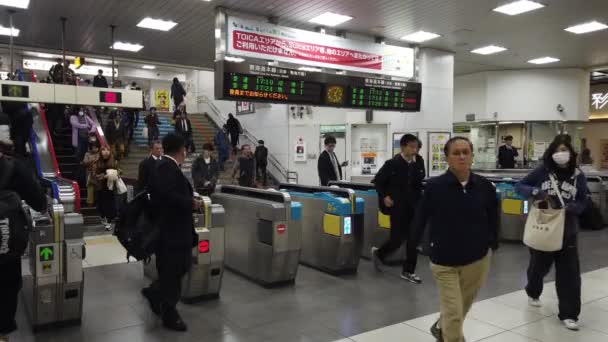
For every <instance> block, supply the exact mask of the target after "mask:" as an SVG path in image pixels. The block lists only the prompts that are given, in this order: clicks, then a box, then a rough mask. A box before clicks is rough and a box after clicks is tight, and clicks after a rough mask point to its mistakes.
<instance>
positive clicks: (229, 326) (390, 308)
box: [11, 231, 608, 342]
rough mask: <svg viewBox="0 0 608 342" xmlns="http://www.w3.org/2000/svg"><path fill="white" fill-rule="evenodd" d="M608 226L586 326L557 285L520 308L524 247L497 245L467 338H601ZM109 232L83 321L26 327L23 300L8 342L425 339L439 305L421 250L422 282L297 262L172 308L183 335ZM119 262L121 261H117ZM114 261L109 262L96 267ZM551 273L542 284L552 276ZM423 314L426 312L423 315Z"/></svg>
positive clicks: (591, 242)
mask: <svg viewBox="0 0 608 342" xmlns="http://www.w3.org/2000/svg"><path fill="white" fill-rule="evenodd" d="M606 246H608V231H601V232H585V233H581V238H580V253H581V268H582V270H583V271H584V272H590V273H587V274H585V276H584V280H583V299H584V301H585V303H586V304H585V307H584V310H583V314H582V316H581V319H582V323H583V329H582V330H581V331H580V332H578V333H570V332H568V331H566V329H565V328H563V327H561V326H560V325H559V324H560V323H559V321H557V319H556V318H555V317H554V316H553V315H554V313H555V310H556V301H555V298H554V297H555V291H554V290H552V288H551V286H548V287H547V291H546V293H545V294H544V296H543V300H544V303H545V306H544V307H543V308H541V309H534V308H529V307H527V306H526V298H525V296H524V295H523V294H522V293H521V292H519V293H518V292H515V293H513V291H519V290H521V289H522V288H523V286H524V284H525V268H526V265H527V261H528V252H527V250H526V249H525V248H524V247H523V246H521V245H517V244H504V245H502V246H501V248H500V249H499V251H498V252H497V253H496V255H495V258H494V261H493V265H492V269H491V273H490V276H489V279H488V283H487V285H486V286H485V287H484V289H483V290H482V291H481V293H480V295H479V298H478V299H479V300H480V302H478V303H477V304H476V305H475V307H474V309H473V310H472V312H471V315H470V317H469V319H468V320H467V323H466V328H465V332H466V333H467V338H468V340H467V341H474V340H482V339H483V341H489V342H520V341H521V342H530V341H532V342H534V341H547V342H562V341H564V342H566V341H567V342H579V341H581V342H583V341H584V342H587V341H603V342H606V341H608V331H607V330H608V328H607V327H608V286H607V285H608V271H606V270H604V269H602V268H604V267H608V248H606ZM117 247H119V246H117V245H116V242H115V241H113V240H111V239H108V238H107V237H103V238H98V239H89V240H88V241H87V250H88V253H87V254H88V256H87V264H88V265H90V266H92V267H88V268H86V270H85V294H84V296H85V298H84V314H83V322H82V325H81V326H79V327H71V328H64V329H58V330H51V331H46V332H42V333H38V334H32V333H31V329H30V327H29V324H28V323H27V318H26V316H25V314H24V308H23V304H21V307H20V308H19V313H18V323H19V326H20V330H19V332H18V333H16V334H14V335H13V336H11V338H12V339H11V342H14V341H17V342H34V341H44V342H55V341H61V342H80V341H87V342H89V341H92V342H98V341H99V342H101V341H104V342H123V341H125V342H132V341H133V342H144V341H145V342H156V341H170V342H180V341H204V342H220V341H221V342H245V341H252V342H262V341H263V342H304V341H306V342H331V341H336V340H342V341H345V342H352V341H356V342H360V341H365V342H368V341H370V342H371V341H378V342H391V341H400V342H402V341H407V342H418V341H429V342H432V341H433V339H432V337H431V336H430V335H429V334H428V328H429V326H430V325H431V323H432V321H433V319H434V318H435V316H433V313H434V312H436V311H437V307H438V302H437V289H436V287H435V285H434V283H433V281H432V277H431V273H430V270H429V267H428V259H426V258H424V257H422V258H421V260H420V263H419V267H418V273H419V275H420V276H421V277H422V278H423V280H424V283H423V284H422V285H420V286H416V285H412V284H409V283H406V282H404V281H402V280H400V279H399V276H398V275H399V268H397V267H395V268H390V269H387V272H385V273H382V274H378V273H376V272H375V271H374V269H373V267H372V265H371V264H370V263H369V262H367V261H362V262H361V264H360V266H359V272H358V274H357V275H355V276H346V277H334V276H330V275H327V274H324V273H321V272H318V271H316V270H313V269H310V268H306V267H300V268H299V270H298V276H297V279H296V284H295V285H293V286H289V287H283V288H276V289H265V288H262V287H260V286H258V285H256V284H253V283H251V282H249V281H247V280H246V279H243V278H241V277H239V276H236V275H234V274H232V273H229V272H226V273H225V276H224V279H223V286H222V290H221V298H220V299H219V300H214V301H208V302H204V303H200V304H195V305H182V304H180V305H179V307H178V309H179V310H180V312H181V313H182V316H183V318H184V320H185V321H186V323H188V325H189V331H188V332H187V333H174V332H170V331H166V330H165V329H163V328H162V326H161V324H160V322H159V320H158V319H157V318H156V317H154V315H153V314H152V313H151V312H150V310H149V308H148V306H147V304H146V303H145V302H144V301H143V299H142V297H141V295H140V294H139V291H140V289H141V288H142V287H143V286H146V285H147V284H148V280H146V279H145V278H144V277H143V270H142V266H141V264H139V263H130V264H126V263H125V253H124V250H122V249H119V248H117ZM115 262H118V263H115ZM105 263H111V264H110V265H106V266H93V265H100V264H105ZM551 277H552V276H550V277H548V278H547V281H551V280H553V279H552V278H551ZM429 314H430V316H428V315H429Z"/></svg>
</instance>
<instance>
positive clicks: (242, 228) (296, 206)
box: [211, 185, 302, 286]
mask: <svg viewBox="0 0 608 342" xmlns="http://www.w3.org/2000/svg"><path fill="white" fill-rule="evenodd" d="M211 198H212V199H213V202H214V203H219V204H221V205H222V206H224V209H225V210H226V220H225V221H226V222H225V227H226V260H225V265H226V267H227V268H228V269H230V270H231V271H234V272H235V273H238V274H241V275H243V276H245V277H246V278H249V279H251V280H253V281H255V282H257V283H259V284H261V285H262V286H276V285H281V284H286V283H289V284H291V283H293V282H294V280H295V277H296V273H297V270H298V260H299V258H300V249H301V244H302V231H301V226H300V225H299V221H300V219H301V206H300V203H297V202H292V200H291V197H290V196H289V195H288V194H286V193H281V192H278V191H276V190H261V189H254V188H245V187H240V186H231V185H223V186H219V187H218V188H217V189H216V191H215V193H214V194H213V195H211Z"/></svg>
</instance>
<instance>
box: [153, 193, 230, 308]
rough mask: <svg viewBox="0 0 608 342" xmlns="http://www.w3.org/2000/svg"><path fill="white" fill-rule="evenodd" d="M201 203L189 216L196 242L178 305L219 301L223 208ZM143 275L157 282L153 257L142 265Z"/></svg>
mask: <svg viewBox="0 0 608 342" xmlns="http://www.w3.org/2000/svg"><path fill="white" fill-rule="evenodd" d="M202 199H203V205H202V206H201V209H200V210H197V211H195V212H193V213H192V216H193V218H194V231H195V233H196V235H197V237H198V241H197V245H196V247H194V248H192V266H191V267H190V270H189V271H188V273H186V275H185V276H184V278H183V279H182V297H181V301H182V302H183V303H186V304H193V303H197V302H200V301H203V300H207V299H215V298H219V296H220V289H221V287H222V278H223V276H224V238H225V237H224V233H225V230H224V217H225V213H224V208H223V207H222V206H221V205H219V204H212V203H211V198H209V197H203V198H202ZM144 275H145V276H146V277H148V278H150V279H152V280H155V279H158V272H157V271H156V258H155V257H154V256H152V258H151V260H150V262H148V263H145V264H144Z"/></svg>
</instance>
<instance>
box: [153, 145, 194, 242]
mask: <svg viewBox="0 0 608 342" xmlns="http://www.w3.org/2000/svg"><path fill="white" fill-rule="evenodd" d="M150 196H151V198H152V203H153V206H154V208H155V210H156V212H157V213H158V215H159V217H158V224H159V227H160V240H161V246H159V247H160V248H161V249H163V250H169V251H170V250H185V249H188V250H189V249H190V248H192V246H193V244H194V243H195V240H194V235H195V233H194V222H193V219H192V199H193V191H192V186H191V185H190V182H189V181H188V179H187V178H186V177H185V176H184V174H183V173H182V170H181V169H180V168H179V166H177V164H176V163H175V161H173V160H171V159H169V158H167V157H163V159H161V160H160V161H159V162H158V163H157V165H156V168H155V169H154V173H153V174H152V176H151V178H150Z"/></svg>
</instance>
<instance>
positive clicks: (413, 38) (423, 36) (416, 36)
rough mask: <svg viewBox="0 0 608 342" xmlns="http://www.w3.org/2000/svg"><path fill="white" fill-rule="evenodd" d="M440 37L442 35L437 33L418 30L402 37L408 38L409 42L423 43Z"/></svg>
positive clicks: (403, 38)
mask: <svg viewBox="0 0 608 342" xmlns="http://www.w3.org/2000/svg"><path fill="white" fill-rule="evenodd" d="M438 37H441V36H440V35H438V34H436V33H431V32H425V31H418V32H414V33H411V34H408V35H407V36H403V37H401V39H402V40H407V41H408V42H414V43H422V42H426V41H427V40H431V39H435V38H438Z"/></svg>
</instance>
